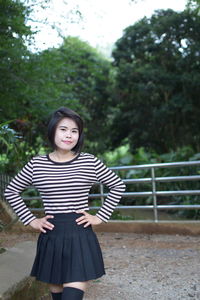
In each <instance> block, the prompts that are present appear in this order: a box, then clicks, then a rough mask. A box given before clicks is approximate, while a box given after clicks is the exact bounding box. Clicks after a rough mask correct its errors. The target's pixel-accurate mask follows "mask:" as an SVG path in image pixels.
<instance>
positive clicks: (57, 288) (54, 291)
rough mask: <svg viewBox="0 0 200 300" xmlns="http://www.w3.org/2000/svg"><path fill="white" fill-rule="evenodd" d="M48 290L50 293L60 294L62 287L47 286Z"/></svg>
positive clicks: (55, 285) (57, 285)
mask: <svg viewBox="0 0 200 300" xmlns="http://www.w3.org/2000/svg"><path fill="white" fill-rule="evenodd" d="M49 289H50V291H51V292H52V293H62V291H63V285H62V284H49Z"/></svg>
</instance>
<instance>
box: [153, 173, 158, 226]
mask: <svg viewBox="0 0 200 300" xmlns="http://www.w3.org/2000/svg"><path fill="white" fill-rule="evenodd" d="M151 179H152V194H153V211H154V222H155V223H157V222H158V208H157V196H156V180H155V169H154V168H151Z"/></svg>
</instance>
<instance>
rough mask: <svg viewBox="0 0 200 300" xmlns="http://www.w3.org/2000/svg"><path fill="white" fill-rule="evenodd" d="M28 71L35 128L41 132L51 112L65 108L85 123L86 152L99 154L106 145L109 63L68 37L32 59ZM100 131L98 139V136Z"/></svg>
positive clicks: (81, 42) (107, 139)
mask: <svg viewBox="0 0 200 300" xmlns="http://www.w3.org/2000/svg"><path fill="white" fill-rule="evenodd" d="M29 68H30V70H29V72H30V73H31V74H32V76H31V77H30V78H31V82H30V83H29V85H31V87H32V93H31V94H30V95H29V101H30V102H31V103H32V108H31V113H32V117H34V116H35V118H36V119H37V122H36V121H34V123H35V124H37V127H38V126H40V129H41V127H42V128H44V126H43V124H44V121H46V119H47V118H46V117H47V116H48V115H49V113H50V112H51V111H52V110H54V109H56V108H58V107H59V106H68V107H70V108H71V109H74V110H76V111H78V112H80V114H81V115H82V116H83V118H84V119H85V120H86V135H87V140H88V141H89V143H88V144H86V145H87V148H88V149H90V150H93V151H98V152H102V151H103V150H105V149H106V147H108V141H109V138H108V137H109V136H108V135H107V134H106V133H107V130H108V129H107V125H108V124H109V105H110V98H109V95H110V94H109V82H110V63H109V62H108V61H107V60H106V59H104V58H103V57H102V56H101V55H100V54H99V53H97V52H96V50H94V49H93V48H92V47H91V46H89V45H88V44H87V43H86V42H83V41H80V40H79V39H78V38H73V37H68V38H66V39H64V42H63V44H62V45H61V47H59V48H52V49H47V50H45V51H43V52H41V53H37V54H34V55H32V56H31V57H30V64H29ZM34 105H35V108H34ZM38 108H39V111H38ZM45 116H46V117H45ZM29 118H30V116H29ZM38 129H39V128H38ZM99 129H100V131H101V136H100V135H98V134H97V132H98V131H99ZM36 132H38V130H37V129H36ZM40 132H41V130H40ZM102 136H104V142H102ZM93 141H95V142H93Z"/></svg>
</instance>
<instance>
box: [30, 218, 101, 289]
mask: <svg viewBox="0 0 200 300" xmlns="http://www.w3.org/2000/svg"><path fill="white" fill-rule="evenodd" d="M80 216H82V214H77V213H66V214H63V213H62V214H54V218H53V219H48V221H49V222H51V223H52V224H54V229H53V230H47V232H46V233H40V235H39V238H38V242H37V251H36V257H35V260H34V263H33V267H32V270H31V274H30V275H31V276H34V277H36V279H37V280H40V281H43V282H47V283H52V284H63V283H65V282H75V281H87V280H92V279H97V278H99V277H101V276H102V275H104V274H105V270H104V262H103V257H102V252H101V248H100V245H99V242H98V239H97V237H96V234H95V233H94V231H93V229H92V226H88V227H86V228H84V226H83V225H77V223H76V221H75V220H76V219H77V218H78V217H80Z"/></svg>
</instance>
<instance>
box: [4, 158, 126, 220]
mask: <svg viewBox="0 0 200 300" xmlns="http://www.w3.org/2000/svg"><path fill="white" fill-rule="evenodd" d="M96 182H101V183H103V184H105V185H106V186H108V188H109V193H108V195H107V197H106V199H105V201H104V203H103V205H102V206H101V208H100V209H99V210H98V212H97V214H96V216H98V217H99V218H100V219H101V220H103V221H105V222H106V221H107V220H108V219H109V218H110V216H111V214H112V212H113V210H114V208H115V206H116V205H117V204H118V202H119V201H120V198H121V196H122V193H123V192H124V190H125V185H124V183H123V182H122V180H121V179H120V178H119V177H118V176H117V175H116V174H115V173H114V172H113V171H112V170H110V169H109V168H107V167H106V166H105V165H104V164H103V163H102V162H101V161H100V160H99V159H98V158H96V157H95V156H93V155H92V154H88V153H80V154H79V155H78V156H76V157H75V158H74V159H72V160H70V161H68V162H55V161H52V160H51V159H50V157H49V155H40V156H36V157H33V158H32V159H31V160H30V161H29V162H28V163H27V164H26V165H25V166H24V168H23V169H22V170H21V171H20V172H19V173H18V174H17V175H16V176H15V177H14V178H13V180H12V181H11V182H10V184H9V185H8V186H7V188H6V190H5V197H6V199H7V201H8V202H9V204H10V205H11V207H12V208H13V210H14V211H15V213H16V214H17V215H18V217H19V218H20V220H21V221H22V222H23V223H24V224H25V225H28V224H29V223H30V222H31V221H32V220H34V219H35V218H36V217H35V216H34V215H33V214H32V212H31V211H30V210H29V208H28V207H27V206H26V204H25V203H24V201H23V199H22V197H21V192H22V191H23V190H24V189H25V188H26V187H27V186H30V185H33V186H34V187H36V189H37V190H38V191H39V193H40V195H41V198H42V201H43V206H44V210H45V214H57V213H69V212H75V211H77V210H88V209H89V208H88V194H89V191H90V189H91V187H92V185H93V184H94V183H96Z"/></svg>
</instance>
